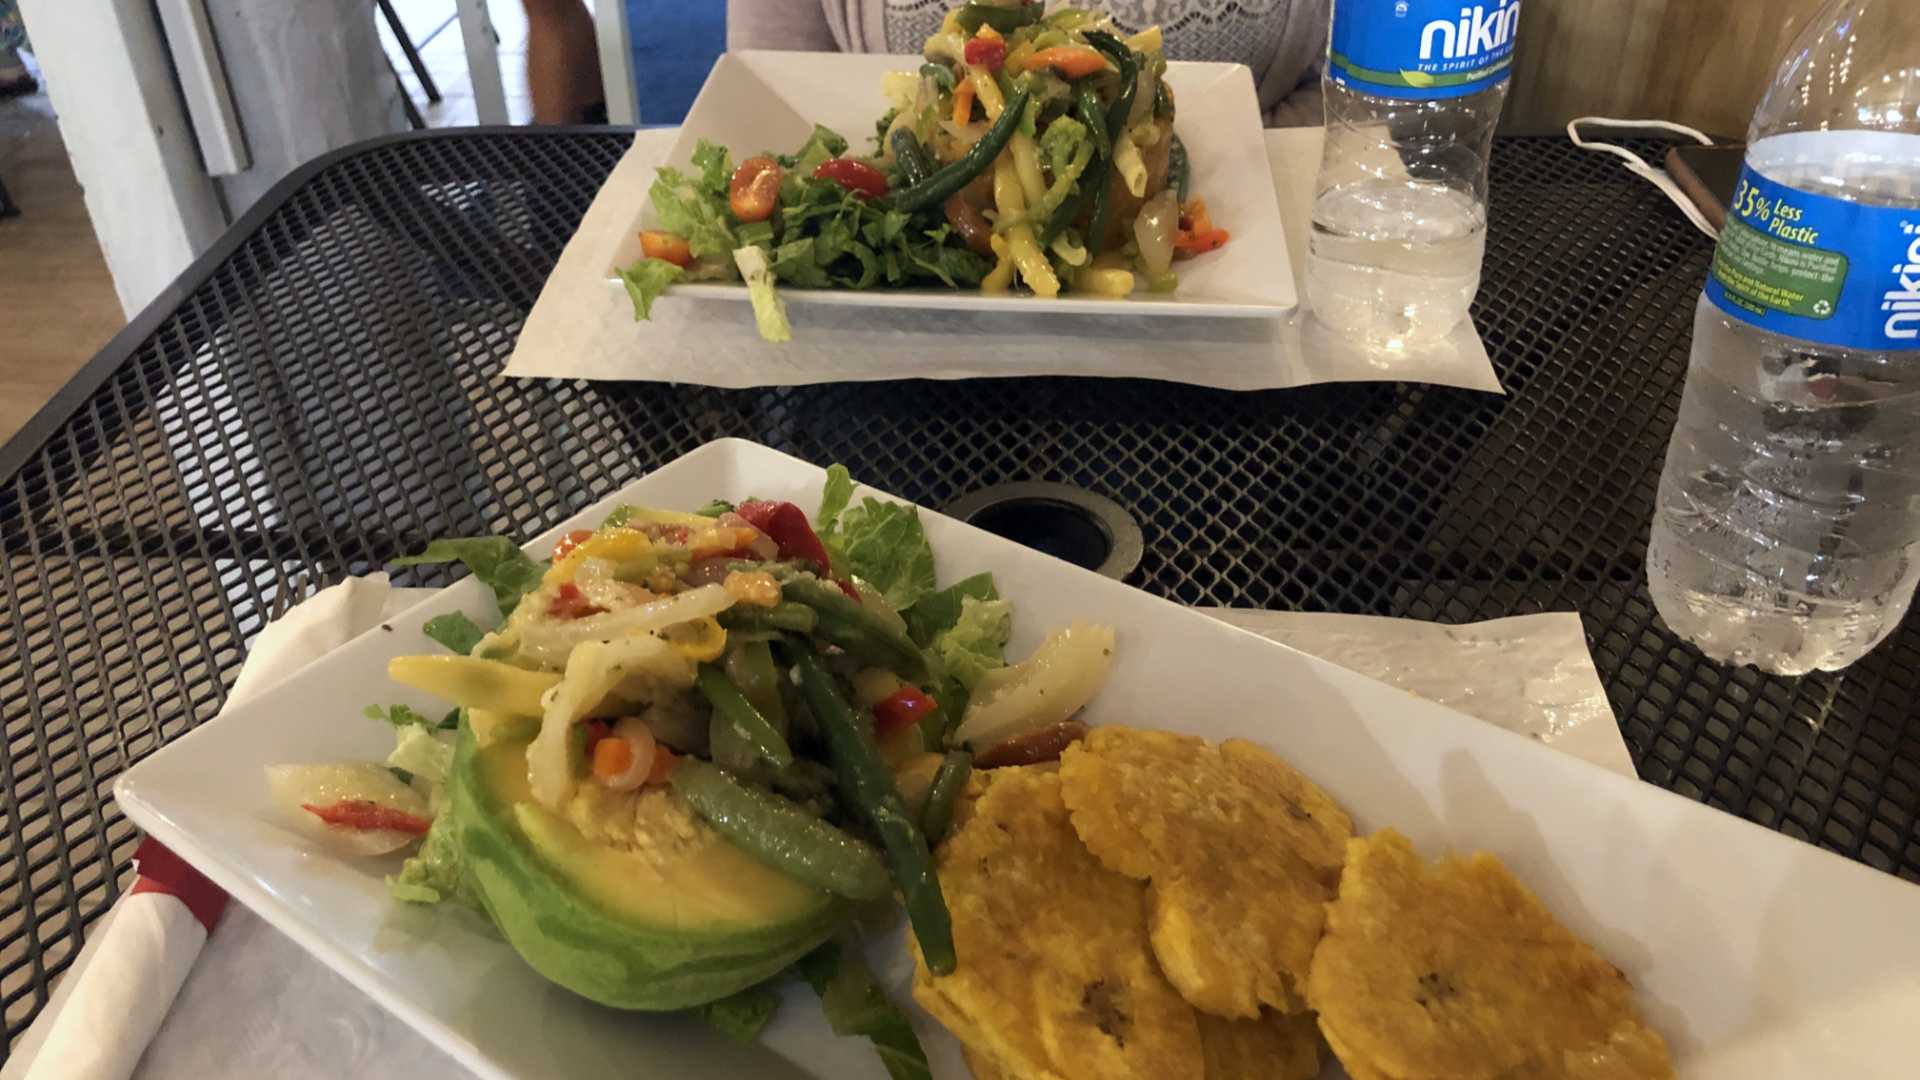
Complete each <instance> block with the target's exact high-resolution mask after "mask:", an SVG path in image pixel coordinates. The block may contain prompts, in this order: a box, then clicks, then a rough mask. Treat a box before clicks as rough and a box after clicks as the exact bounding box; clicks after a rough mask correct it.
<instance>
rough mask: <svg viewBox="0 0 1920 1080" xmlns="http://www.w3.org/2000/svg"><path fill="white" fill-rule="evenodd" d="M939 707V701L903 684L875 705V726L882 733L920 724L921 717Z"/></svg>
mask: <svg viewBox="0 0 1920 1080" xmlns="http://www.w3.org/2000/svg"><path fill="white" fill-rule="evenodd" d="M939 707H940V704H939V702H936V701H934V700H933V699H932V698H930V697H928V696H927V695H925V694H923V693H921V692H920V691H919V690H917V689H915V688H914V687H911V686H903V687H901V688H900V689H898V690H895V691H894V692H893V693H892V694H890V695H888V696H887V698H886V699H885V700H883V701H881V702H880V703H879V704H877V705H875V706H874V707H873V721H874V724H873V726H874V729H875V730H876V731H878V732H879V733H880V734H882V735H884V734H886V733H888V732H890V731H898V730H899V729H901V728H903V727H906V726H908V725H910V724H918V723H919V722H920V718H921V717H923V716H925V715H927V714H928V713H930V712H932V711H934V710H935V709H938V708H939Z"/></svg>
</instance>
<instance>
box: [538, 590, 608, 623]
mask: <svg viewBox="0 0 1920 1080" xmlns="http://www.w3.org/2000/svg"><path fill="white" fill-rule="evenodd" d="M605 610H607V609H606V608H603V607H601V606H599V605H598V604H595V603H594V602H593V601H591V600H588V599H587V594H586V593H583V592H581V591H580V586H578V585H575V584H574V583H572V582H571V581H569V582H568V583H566V584H565V585H562V586H560V591H559V592H558V593H556V594H555V595H554V597H553V603H551V604H548V605H547V614H549V615H551V616H553V617H554V618H556V619H583V618H585V617H587V616H588V615H598V614H600V613H601V612H603V611H605Z"/></svg>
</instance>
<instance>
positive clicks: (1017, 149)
mask: <svg viewBox="0 0 1920 1080" xmlns="http://www.w3.org/2000/svg"><path fill="white" fill-rule="evenodd" d="M1007 150H1008V152H1009V153H1011V154H1012V155H1013V167H1014V169H1015V170H1016V171H1018V172H1019V174H1020V192H1021V194H1023V195H1025V196H1026V197H1027V205H1028V206H1032V205H1033V204H1034V203H1037V202H1039V201H1040V200H1041V199H1043V198H1045V197H1046V194H1047V178H1046V177H1045V176H1043V175H1042V174H1041V172H1040V151H1039V149H1038V148H1036V147H1035V146H1034V145H1033V137H1032V136H1031V135H1024V134H1022V133H1020V132H1018V131H1016V132H1014V133H1013V139H1012V140H1011V141H1009V142H1008V143H1007Z"/></svg>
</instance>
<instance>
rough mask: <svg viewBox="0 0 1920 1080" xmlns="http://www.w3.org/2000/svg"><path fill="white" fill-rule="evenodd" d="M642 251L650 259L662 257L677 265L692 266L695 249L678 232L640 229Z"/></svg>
mask: <svg viewBox="0 0 1920 1080" xmlns="http://www.w3.org/2000/svg"><path fill="white" fill-rule="evenodd" d="M640 253H641V254H642V255H645V256H646V257H647V258H649V259H661V260H664V261H666V262H670V263H672V264H673V265H675V266H692V265H693V249H692V248H690V247H688V246H687V240H686V237H684V236H681V235H679V234H678V233H670V232H659V231H657V230H654V229H642V230H640Z"/></svg>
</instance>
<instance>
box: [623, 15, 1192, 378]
mask: <svg viewBox="0 0 1920 1080" xmlns="http://www.w3.org/2000/svg"><path fill="white" fill-rule="evenodd" d="M922 56H923V58H924V61H925V62H924V63H922V64H921V65H920V67H919V68H918V70H916V71H905V72H895V73H892V74H890V75H888V76H887V81H886V86H885V88H884V89H885V92H886V96H887V99H888V102H889V104H890V107H889V108H888V110H887V111H886V113H885V114H884V115H882V116H881V117H880V119H879V121H878V123H877V124H876V128H875V134H874V136H873V140H872V144H871V145H870V146H869V147H866V148H865V152H864V153H858V154H856V153H853V152H852V148H851V147H850V145H849V143H848V141H847V139H846V138H844V137H842V136H841V135H840V134H838V133H836V132H833V131H831V130H828V129H827V128H825V127H819V126H816V127H815V129H814V131H813V134H812V136H811V137H809V138H808V139H807V140H806V142H805V143H804V144H803V145H801V146H800V147H799V148H798V149H796V150H794V151H793V152H791V153H785V154H781V153H774V152H772V151H762V152H759V153H754V154H753V155H752V156H749V157H746V158H744V159H741V160H739V161H735V160H734V157H733V154H732V151H731V150H730V149H729V148H728V147H724V146H717V145H715V144H713V143H710V142H707V141H705V140H702V141H701V142H700V143H699V145H698V148H697V149H696V150H695V152H694V154H693V160H692V163H691V167H690V169H687V170H682V169H677V168H662V169H660V170H659V174H658V177H657V178H656V179H655V181H654V183H653V186H652V189H651V191H650V193H649V194H650V199H651V204H652V207H653V211H654V214H655V215H656V216H657V218H658V224H659V226H660V227H659V228H658V229H653V230H648V231H645V232H642V233H641V236H640V240H641V249H642V251H643V253H644V257H643V258H642V259H640V260H639V261H638V262H636V263H635V264H634V265H632V266H629V267H627V268H625V269H623V270H621V271H620V277H621V279H622V280H623V281H624V282H625V284H626V287H627V291H628V293H629V294H630V295H631V297H632V299H633V305H634V314H635V317H636V318H639V319H645V318H647V317H649V315H650V313H651V311H652V306H653V302H654V300H655V299H656V298H658V297H659V295H660V294H661V293H662V292H664V291H665V290H666V289H667V288H669V287H670V286H672V285H673V284H675V283H676V282H681V281H732V280H738V281H742V282H744V283H745V284H746V286H747V289H748V292H749V295H750V297H751V299H752V303H753V311H754V317H755V321H756V322H757V324H758V326H759V329H760V333H761V336H762V337H764V338H766V339H767V340H769V341H786V340H789V339H790V338H791V336H792V330H791V327H790V325H789V323H788V321H787V317H786V313H785V309H784V307H783V305H782V303H781V300H780V298H779V295H778V294H777V292H776V291H775V290H776V285H788V286H795V287H802V288H841V289H871V288H889V287H905V286H916V285H918V286H938V287H945V288H951V289H962V288H978V289H980V290H981V291H983V292H988V293H1004V292H1008V291H1009V290H1011V289H1013V288H1015V287H1016V286H1018V287H1021V288H1023V289H1025V290H1026V291H1028V292H1030V293H1031V294H1032V295H1035V296H1040V297H1052V296H1056V295H1058V294H1059V293H1060V292H1061V291H1062V290H1063V289H1064V290H1067V291H1070V292H1079V293H1087V294H1092V295H1097V296H1108V297H1116V296H1125V295H1127V294H1129V293H1131V292H1133V291H1134V289H1135V288H1136V287H1142V286H1144V287H1145V288H1146V289H1148V290H1150V291H1155V292H1170V291H1172V290H1174V289H1175V288H1176V287H1177V286H1178V274H1177V273H1176V271H1175V270H1174V262H1175V261H1176V260H1177V259H1182V258H1189V257H1193V256H1197V255H1201V254H1204V253H1206V252H1209V251H1212V250H1214V249H1216V248H1218V247H1220V246H1221V245H1223V244H1225V243H1226V242H1227V240H1228V233H1227V230H1225V229H1223V228H1220V227H1219V226H1217V225H1215V224H1214V223H1213V221H1212V220H1211V218H1210V217H1209V216H1208V213H1207V208H1206V203H1205V201H1204V200H1203V199H1201V198H1199V197H1198V196H1195V195H1193V194H1192V192H1191V187H1192V176H1191V169H1190V167H1189V162H1188V158H1187V154H1186V150H1185V147H1184V146H1182V144H1181V142H1180V138H1179V136H1178V135H1176V134H1175V133H1174V128H1173V125H1174V99H1173V91H1172V89H1171V88H1170V87H1169V86H1168V85H1167V83H1166V81H1165V78H1164V76H1165V73H1166V67H1167V63H1166V58H1165V56H1164V54H1163V51H1162V48H1161V37H1160V30H1159V28H1158V27H1154V28H1150V29H1147V30H1145V31H1142V32H1140V33H1137V34H1132V35H1123V33H1122V32H1121V31H1120V30H1118V29H1117V28H1116V27H1115V26H1114V25H1113V22H1112V20H1111V18H1110V17H1108V16H1107V15H1105V14H1101V13H1098V12H1093V11H1087V10H1082V9H1079V8H1072V7H1062V8H1058V9H1056V10H1054V11H1052V12H1049V13H1043V11H1042V5H1041V4H1038V3H1025V2H1022V0H998V2H995V0H983V2H975V3H967V4H962V5H961V6H959V7H957V8H955V9H954V10H952V11H950V12H949V13H948V14H947V17H946V19H945V21H944V22H943V23H942V24H941V27H940V29H939V31H938V32H936V33H935V34H933V35H932V36H931V37H929V38H928V39H927V41H926V45H925V47H924V48H923V50H922Z"/></svg>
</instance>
